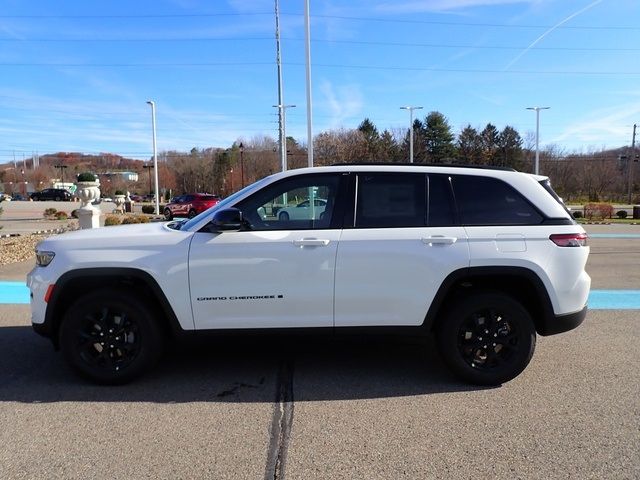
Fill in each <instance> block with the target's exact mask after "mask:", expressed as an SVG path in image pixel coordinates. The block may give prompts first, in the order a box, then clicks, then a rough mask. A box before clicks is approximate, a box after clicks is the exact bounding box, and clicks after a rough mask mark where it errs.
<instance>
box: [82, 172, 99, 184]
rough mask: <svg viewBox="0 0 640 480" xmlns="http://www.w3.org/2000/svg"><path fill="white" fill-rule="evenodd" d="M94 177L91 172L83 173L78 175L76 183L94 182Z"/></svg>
mask: <svg viewBox="0 0 640 480" xmlns="http://www.w3.org/2000/svg"><path fill="white" fill-rule="evenodd" d="M95 181H96V176H95V175H94V174H93V173H91V172H83V173H81V174H80V175H78V182H95Z"/></svg>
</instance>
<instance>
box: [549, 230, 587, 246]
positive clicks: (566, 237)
mask: <svg viewBox="0 0 640 480" xmlns="http://www.w3.org/2000/svg"><path fill="white" fill-rule="evenodd" d="M587 238H589V236H588V235H587V234H586V233H555V234H553V235H551V236H549V240H551V241H552V242H553V243H555V244H556V245H557V246H559V247H586V246H587Z"/></svg>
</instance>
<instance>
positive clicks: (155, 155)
mask: <svg viewBox="0 0 640 480" xmlns="http://www.w3.org/2000/svg"><path fill="white" fill-rule="evenodd" d="M147 103H148V104H149V105H151V128H152V129H153V171H154V178H155V187H156V190H155V198H156V215H160V197H159V192H158V145H157V143H156V104H155V102H153V101H151V100H148V101H147Z"/></svg>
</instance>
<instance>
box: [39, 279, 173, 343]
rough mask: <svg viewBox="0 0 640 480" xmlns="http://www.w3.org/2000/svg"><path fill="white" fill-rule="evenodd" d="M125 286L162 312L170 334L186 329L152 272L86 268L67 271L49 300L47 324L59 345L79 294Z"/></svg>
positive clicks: (50, 334)
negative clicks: (62, 328) (63, 325)
mask: <svg viewBox="0 0 640 480" xmlns="http://www.w3.org/2000/svg"><path fill="white" fill-rule="evenodd" d="M114 287H115V288H125V289H127V290H128V291H135V292H138V293H139V294H140V296H141V297H142V298H144V299H145V301H147V302H148V304H149V306H150V308H152V309H153V310H155V311H156V313H158V314H159V318H160V323H161V326H162V327H163V328H164V329H165V330H166V331H167V333H170V334H174V335H175V334H179V333H181V332H182V331H183V329H182V327H181V326H180V322H179V321H178V318H177V317H176V314H175V312H174V311H173V308H172V307H171V304H170V303H169V301H168V300H167V297H166V296H165V294H164V292H163V291H162V289H161V288H160V286H159V285H158V282H156V280H155V279H154V278H153V277H152V276H151V275H150V274H149V273H148V272H145V271H143V270H139V269H135V268H86V269H78V270H73V271H70V272H67V273H65V274H64V275H62V276H61V277H60V278H59V279H58V280H57V281H56V283H55V288H54V289H53V292H52V295H51V298H50V299H49V302H48V303H47V310H46V313H45V321H44V324H45V325H47V326H48V328H47V330H48V335H47V336H49V337H50V338H51V340H52V341H53V344H54V346H55V347H56V348H58V331H59V328H60V324H61V321H62V317H63V315H64V312H65V311H66V309H67V308H68V307H69V306H70V305H71V304H72V303H73V301H74V300H75V299H76V298H78V297H79V296H81V295H83V294H85V293H88V292H90V291H93V290H96V289H100V288H114Z"/></svg>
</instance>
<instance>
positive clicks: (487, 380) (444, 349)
mask: <svg viewBox="0 0 640 480" xmlns="http://www.w3.org/2000/svg"><path fill="white" fill-rule="evenodd" d="M437 343H438V348H439V350H440V355H441V356H442V359H443V360H444V362H445V364H446V365H447V366H448V367H449V369H450V370H451V371H452V372H453V373H454V374H455V375H456V376H458V377H459V378H460V379H462V380H464V381H466V382H469V383H474V384H477V385H500V384H502V383H505V382H508V381H509V380H511V379H513V378H515V377H517V376H518V375H519V374H520V373H521V372H522V371H523V370H524V369H525V368H526V366H527V365H528V364H529V361H530V360H531V357H533V352H534V350H535V346H536V330H535V325H534V323H533V320H532V319H531V315H530V314H529V312H528V311H527V310H526V309H525V308H524V307H523V306H522V305H521V304H520V303H519V302H517V301H516V300H514V299H513V298H512V297H510V296H508V295H505V294H503V293H499V292H486V293H475V294H471V295H470V296H468V297H466V298H463V299H462V300H460V299H458V301H457V302H456V304H455V305H453V306H452V307H451V308H450V309H449V310H448V311H447V312H446V314H445V316H444V318H443V321H442V322H441V323H440V325H439V328H438V331H437Z"/></svg>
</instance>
